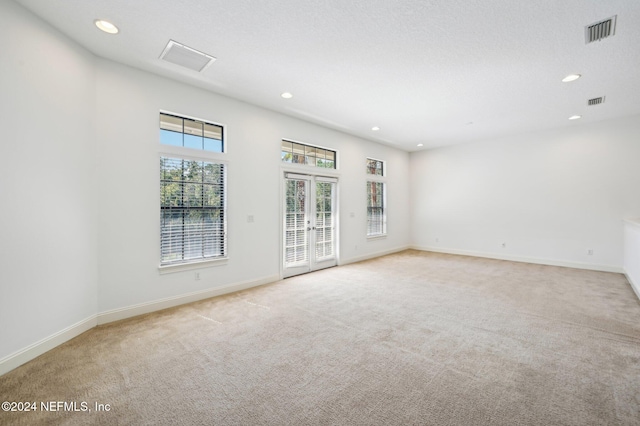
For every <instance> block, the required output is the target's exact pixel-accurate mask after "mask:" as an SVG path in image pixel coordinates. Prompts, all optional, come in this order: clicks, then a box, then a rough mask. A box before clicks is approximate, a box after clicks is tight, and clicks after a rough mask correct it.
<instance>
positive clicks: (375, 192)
mask: <svg viewBox="0 0 640 426" xmlns="http://www.w3.org/2000/svg"><path fill="white" fill-rule="evenodd" d="M384 225H385V224H384V183H382V182H371V181H368V182H367V235H381V234H384V233H385V229H384Z"/></svg>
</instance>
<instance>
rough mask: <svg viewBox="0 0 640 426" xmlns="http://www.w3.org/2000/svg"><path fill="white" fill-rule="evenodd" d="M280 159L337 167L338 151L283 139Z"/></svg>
mask: <svg viewBox="0 0 640 426" xmlns="http://www.w3.org/2000/svg"><path fill="white" fill-rule="evenodd" d="M280 159H281V160H282V161H283V162H285V163H293V164H304V165H307V166H313V167H322V168H325V169H335V168H336V152H335V151H331V150H330V149H325V148H319V147H316V146H312V145H305V144H302V143H299V142H291V141H286V140H283V141H282V146H281V156H280Z"/></svg>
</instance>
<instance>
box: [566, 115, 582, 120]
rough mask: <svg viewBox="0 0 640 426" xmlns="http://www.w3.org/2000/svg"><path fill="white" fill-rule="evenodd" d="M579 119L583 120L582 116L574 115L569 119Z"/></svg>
mask: <svg viewBox="0 0 640 426" xmlns="http://www.w3.org/2000/svg"><path fill="white" fill-rule="evenodd" d="M578 118H582V116H581V115H572V116H571V117H569V120H577V119H578Z"/></svg>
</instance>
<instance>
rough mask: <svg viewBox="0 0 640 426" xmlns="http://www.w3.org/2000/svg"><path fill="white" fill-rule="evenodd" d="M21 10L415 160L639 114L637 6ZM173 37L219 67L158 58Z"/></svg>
mask: <svg viewBox="0 0 640 426" xmlns="http://www.w3.org/2000/svg"><path fill="white" fill-rule="evenodd" d="M18 2H19V3H21V4H22V5H24V6H25V7H27V8H28V9H30V10H31V11H33V12H34V13H35V14H37V15H38V16H40V17H41V18H42V19H44V20H45V21H48V22H49V23H51V24H52V25H53V26H54V27H56V28H58V29H59V30H60V31H62V32H63V33H65V34H66V35H68V36H69V37H70V38H72V39H74V40H76V41H77V42H78V43H79V44H81V45H83V46H84V47H86V48H87V49H89V50H90V51H91V52H93V53H95V54H96V55H98V56H101V57H105V58H108V59H112V60H114V61H117V62H121V63H124V64H128V65H131V66H134V67H137V68H140V69H144V70H147V71H150V72H153V73H156V74H160V75H163V76H167V77H170V78H173V79H175V80H179V81H183V82H187V83H190V84H193V85H196V86H198V87H202V88H206V89H209V90H211V91H213V92H217V93H221V94H224V95H227V96H231V97H234V98H237V99H241V100H244V101H247V102H250V103H253V104H256V105H260V106H263V107H266V108H269V109H272V110H275V111H280V112H283V113H285V114H288V115H291V116H295V117H299V118H302V119H305V120H308V121H312V122H316V123H319V124H322V125H324V126H328V127H331V128H335V129H339V130H342V131H345V132H347V133H351V134H354V135H358V136H361V137H365V138H367V139H371V140H375V141H379V142H382V143H386V144H389V145H393V146H396V147H399V148H402V149H405V150H407V151H415V150H419V149H426V148H432V147H437V146H445V145H453V144H458V143H469V142H474V141H479V140H483V139H488V138H495V137H501V136H508V135H512V134H517V133H524V132H530V131H535V130H541V129H552V128H561V127H567V126H580V125H583V124H584V123H589V122H595V121H600V120H604V119H609V118H614V117H619V116H628V115H632V114H640V78H639V77H640V1H639V0H562V1H561V0H536V1H531V0H350V1H345V0H323V1H304V0H279V1H269V2H267V1H262V0H226V1H222V0H135V1H131V0H92V1H87V0H56V1H43V0H18ZM613 15H618V20H617V28H616V34H615V36H613V37H611V38H608V39H605V40H602V41H599V42H596V43H592V44H589V45H587V44H585V35H584V26H585V25H588V24H591V23H593V22H596V21H599V20H602V19H606V18H609V17H611V16H613ZM97 18H101V19H107V20H110V21H111V22H113V23H114V24H116V25H117V26H118V27H119V28H120V33H119V34H118V35H116V36H111V35H107V34H105V33H102V32H101V31H99V30H97V29H96V27H95V26H94V24H93V21H94V20H95V19H97ZM170 39H172V40H175V41H177V42H179V43H182V44H185V45H187V46H190V47H192V48H195V49H198V50H201V51H203V52H205V53H207V54H210V55H212V56H215V57H216V58H217V61H216V62H215V63H213V65H211V66H210V67H209V68H208V69H206V70H205V71H204V72H203V73H201V74H200V73H197V72H195V71H191V70H188V69H185V68H181V67H179V66H177V65H174V64H171V63H167V62H165V61H161V60H160V59H158V57H159V55H160V53H161V52H162V51H163V49H164V47H165V46H166V44H167V42H168V41H169V40H170ZM570 73H579V74H582V75H583V77H582V78H581V79H579V80H578V81H575V82H573V83H561V81H560V80H561V79H562V78H563V77H564V76H566V75H567V74H570ZM285 91H289V92H291V93H293V95H294V97H293V98H292V99H289V100H285V99H282V98H281V97H280V93H282V92H285ZM597 96H606V102H605V103H604V104H602V105H598V106H592V107H587V99H589V98H593V97H597ZM574 114H578V115H582V116H583V118H582V119H581V120H574V121H569V120H568V117H569V116H571V115H574ZM469 123H472V124H469ZM373 126H379V127H380V128H381V130H380V131H378V132H373V131H372V130H371V128H372V127H373ZM419 143H422V144H424V147H423V148H418V147H417V144H419Z"/></svg>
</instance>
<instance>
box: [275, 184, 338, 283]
mask: <svg viewBox="0 0 640 426" xmlns="http://www.w3.org/2000/svg"><path fill="white" fill-rule="evenodd" d="M336 185H337V184H336V182H335V181H334V180H330V179H327V178H321V177H315V176H305V175H295V176H293V177H292V176H291V175H289V176H287V177H285V180H284V203H285V205H284V218H283V225H284V227H283V228H284V239H283V247H284V253H283V258H284V273H283V276H284V277H289V276H292V275H297V274H303V273H305V272H310V271H314V270H316V269H322V268H328V267H331V266H335V265H336V264H337V257H336V246H337V245H336V236H337V235H336V232H335V231H336V217H335V214H336Z"/></svg>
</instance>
